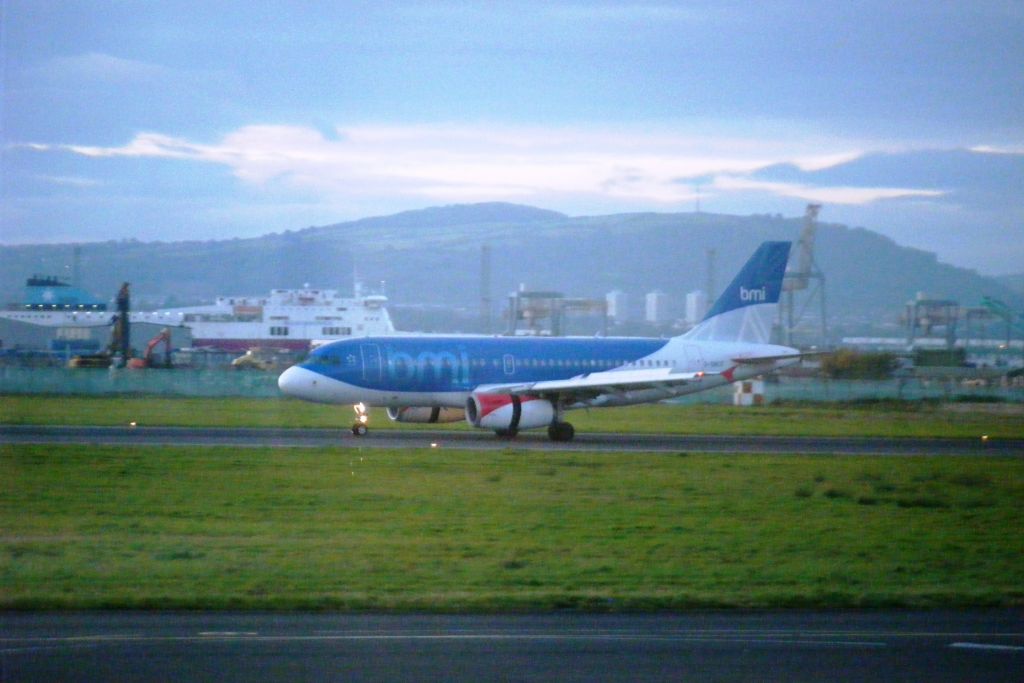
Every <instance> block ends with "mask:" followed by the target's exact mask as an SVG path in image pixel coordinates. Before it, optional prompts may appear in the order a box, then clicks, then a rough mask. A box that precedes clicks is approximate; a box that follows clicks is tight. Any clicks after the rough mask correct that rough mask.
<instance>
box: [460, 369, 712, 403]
mask: <svg viewBox="0 0 1024 683" xmlns="http://www.w3.org/2000/svg"><path fill="white" fill-rule="evenodd" d="M705 375H706V373H703V372H673V371H672V369H671V368H652V369H649V370H618V371H613V372H591V373H588V374H584V375H577V376H576V377H570V378H569V379H558V380H547V381H541V382H522V383H518V384H492V385H488V386H485V387H480V388H479V389H477V391H478V392H479V393H484V394H506V395H512V396H524V395H531V396H541V395H549V396H550V395H552V394H554V395H557V396H559V397H560V398H562V399H563V400H565V401H566V402H567V403H575V402H578V401H585V400H589V399H593V398H595V397H597V396H600V395H602V394H621V393H624V392H627V391H642V390H651V389H653V390H662V391H664V392H665V398H671V397H672V396H674V395H675V391H674V389H677V388H679V387H682V386H684V385H689V384H694V383H697V382H700V381H701V380H703V379H704V377H705Z"/></svg>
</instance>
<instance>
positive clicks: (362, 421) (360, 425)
mask: <svg viewBox="0 0 1024 683" xmlns="http://www.w3.org/2000/svg"><path fill="white" fill-rule="evenodd" d="M352 408H353V410H355V411H356V421H355V424H353V425H352V433H353V434H355V435H356V436H366V433H367V432H369V431H370V428H369V427H368V426H367V424H366V423H367V422H369V421H370V416H369V414H368V413H367V411H366V406H365V405H363V404H362V403H357V404H355V405H354V406H352Z"/></svg>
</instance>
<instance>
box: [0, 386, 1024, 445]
mask: <svg viewBox="0 0 1024 683" xmlns="http://www.w3.org/2000/svg"><path fill="white" fill-rule="evenodd" d="M950 407H955V408H964V406H963V405H954V406H943V405H940V404H933V403H910V402H908V403H897V402H888V403H882V404H870V403H868V404H845V405H844V404H805V405H769V406H765V407H758V408H733V407H730V406H711V405H696V406H679V405H644V406H636V407H631V408H614V409H603V410H591V411H574V412H572V413H569V419H570V420H571V421H572V423H573V424H574V425H575V426H576V428H577V430H579V431H584V432H659V433H672V434H779V435H808V436H826V435H832V436H891V437H897V438H898V437H921V436H930V437H963V438H972V439H976V438H979V437H980V436H981V435H982V434H987V435H989V437H991V438H1024V414H1021V413H1020V412H1017V413H1010V414H1006V413H1000V412H997V411H993V410H991V409H990V408H991V406H985V405H982V406H978V407H976V408H970V407H969V406H968V409H966V410H950ZM995 407H996V408H1002V406H995ZM352 417H353V413H352V409H351V408H350V407H348V406H324V405H318V404H312V403H305V402H302V401H297V400H292V399H238V398H231V399H227V398H155V397H149V396H145V397H134V398H124V397H82V396H14V395H7V396H0V424H74V425H124V424H128V423H129V422H137V423H138V424H140V425H178V426H211V427H213V426H216V427H243V426H249V427H296V428H302V427H338V428H341V429H344V428H347V427H348V426H349V425H350V424H351V423H352ZM370 424H371V428H372V429H417V428H419V427H420V426H419V425H405V424H396V423H393V422H391V421H390V420H388V418H387V416H386V415H385V414H384V411H383V410H374V411H372V414H371V423H370ZM431 427H434V426H433V425H432V426H431ZM444 428H445V429H468V426H467V425H466V424H465V423H463V422H458V423H452V424H449V425H444Z"/></svg>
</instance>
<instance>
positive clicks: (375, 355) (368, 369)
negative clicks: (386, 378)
mask: <svg viewBox="0 0 1024 683" xmlns="http://www.w3.org/2000/svg"><path fill="white" fill-rule="evenodd" d="M359 350H360V352H361V354H362V356H363V379H365V380H367V381H370V382H379V381H381V379H383V368H382V367H381V361H380V347H379V346H378V345H376V344H361V345H360V347H359Z"/></svg>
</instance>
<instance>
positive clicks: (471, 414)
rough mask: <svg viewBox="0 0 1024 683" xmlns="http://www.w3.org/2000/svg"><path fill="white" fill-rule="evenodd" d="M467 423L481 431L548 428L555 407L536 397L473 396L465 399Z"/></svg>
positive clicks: (551, 421) (553, 417)
mask: <svg viewBox="0 0 1024 683" xmlns="http://www.w3.org/2000/svg"><path fill="white" fill-rule="evenodd" d="M466 421H467V422H469V424H471V425H473V426H474V427H480V428H482V429H493V430H495V431H498V432H511V433H515V432H516V431H518V430H520V429H536V428H537V427H547V426H549V425H550V424H551V423H553V422H554V421H555V406H554V405H552V404H551V401H548V400H545V399H543V398H537V397H536V396H508V395H499V394H472V395H470V397H469V398H468V399H466Z"/></svg>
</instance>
